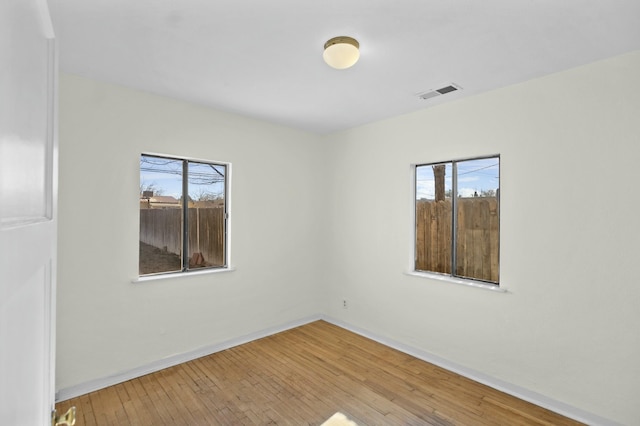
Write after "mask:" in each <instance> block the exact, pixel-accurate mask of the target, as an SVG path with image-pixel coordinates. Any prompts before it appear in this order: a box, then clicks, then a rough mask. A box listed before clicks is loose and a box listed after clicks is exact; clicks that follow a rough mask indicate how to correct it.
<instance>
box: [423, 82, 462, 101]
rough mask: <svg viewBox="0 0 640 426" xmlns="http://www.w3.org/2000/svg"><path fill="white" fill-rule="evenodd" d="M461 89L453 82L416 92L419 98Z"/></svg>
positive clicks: (428, 97)
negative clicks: (437, 87)
mask: <svg viewBox="0 0 640 426" xmlns="http://www.w3.org/2000/svg"><path fill="white" fill-rule="evenodd" d="M460 89H462V88H461V87H460V86H457V85H455V84H450V85H448V86H444V87H441V88H440V89H435V90H429V91H427V92H422V93H418V97H419V98H420V99H431V98H435V97H436V96H440V95H446V94H447V93H451V92H455V91H456V90H460Z"/></svg>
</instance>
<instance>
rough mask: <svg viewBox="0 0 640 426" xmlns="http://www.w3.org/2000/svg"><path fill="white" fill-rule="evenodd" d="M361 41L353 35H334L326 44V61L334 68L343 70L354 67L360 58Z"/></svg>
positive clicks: (324, 54) (324, 56)
mask: <svg viewBox="0 0 640 426" xmlns="http://www.w3.org/2000/svg"><path fill="white" fill-rule="evenodd" d="M359 49H360V43H358V40H356V39H355V38H351V37H346V36H340V37H334V38H332V39H331V40H329V41H327V42H326V43H325V44H324V53H323V54H322V57H323V58H324V61H325V62H326V63H327V64H328V65H329V66H330V67H332V68H335V69H337V70H343V69H346V68H349V67H352V66H353V65H354V64H355V63H356V62H358V59H359V58H360V50H359Z"/></svg>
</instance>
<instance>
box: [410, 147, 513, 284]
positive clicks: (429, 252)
mask: <svg viewBox="0 0 640 426" xmlns="http://www.w3.org/2000/svg"><path fill="white" fill-rule="evenodd" d="M415 237H416V238H415V265H414V267H415V270H416V271H424V272H435V273H439V274H446V275H450V276H452V277H458V278H466V279H472V280H479V281H484V282H488V283H492V284H496V285H497V284H498V283H499V269H500V263H499V254H500V157H499V156H493V157H486V158H475V159H470V160H457V161H446V162H441V163H432V164H422V165H417V166H416V167H415Z"/></svg>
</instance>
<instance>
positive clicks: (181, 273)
mask: <svg viewBox="0 0 640 426" xmlns="http://www.w3.org/2000/svg"><path fill="white" fill-rule="evenodd" d="M140 155H151V156H154V155H155V156H157V157H165V158H175V159H177V160H187V161H195V162H201V163H213V164H219V165H223V166H225V167H226V170H227V172H226V173H227V175H226V176H225V179H226V193H225V204H226V210H227V211H226V213H227V235H226V241H225V244H226V253H225V265H226V266H224V267H221V268H207V269H201V270H197V269H196V270H191V271H177V272H167V273H159V274H150V275H138V276H137V277H136V278H134V279H133V280H131V282H133V283H139V282H145V281H157V280H163V279H168V278H177V277H184V276H191V275H206V274H217V273H220V272H233V271H235V270H236V268H235V267H234V266H231V241H232V238H231V229H232V221H233V220H232V218H233V215H232V214H231V208H232V203H231V198H232V196H231V193H232V192H233V191H232V190H231V184H232V176H233V173H232V166H231V163H230V162H228V161H214V160H206V159H202V158H195V157H185V156H182V155H173V154H162V153H157V152H148V151H147V152H143V153H141V154H140ZM138 173H139V172H138ZM139 227H140V220H138V233H139V232H140V228H139ZM138 265H140V258H139V256H138Z"/></svg>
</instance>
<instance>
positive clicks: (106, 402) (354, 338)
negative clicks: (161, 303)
mask: <svg viewBox="0 0 640 426" xmlns="http://www.w3.org/2000/svg"><path fill="white" fill-rule="evenodd" d="M71 405H75V406H76V407H77V408H78V416H77V418H78V422H77V423H76V424H77V425H78V426H84V425H86V426H90V425H99V426H102V425H141V426H147V425H171V426H174V425H190V426H193V425H195V426H197V425H267V424H271V425H319V424H321V423H322V422H323V421H325V420H326V419H328V418H329V417H331V415H333V413H335V412H337V411H341V412H342V413H344V414H345V415H347V416H348V417H350V418H351V419H352V420H354V421H356V422H357V423H358V424H359V425H399V426H400V425H436V426H450V425H474V426H475V425H503V424H508V425H524V426H530V425H578V424H579V423H577V422H575V421H573V420H570V419H567V418H565V417H562V416H560V415H558V414H556V413H553V412H551V411H548V410H545V409H543V408H541V407H537V406H535V405H533V404H530V403H528V402H525V401H522V400H519V399H517V398H514V397H512V396H510V395H507V394H504V393H501V392H499V391H497V390H495V389H492V388H489V387H487V386H484V385H482V384H480V383H477V382H474V381H472V380H469V379H467V378H465V377H462V376H459V375H457V374H455V373H452V372H449V371H446V370H443V369H441V368H439V367H437V366H434V365H432V364H429V363H426V362H424V361H421V360H419V359H416V358H414V357H412V356H410V355H407V354H405V353H402V352H399V351H396V350H394V349H392V348H389V347H387V346H384V345H382V344H379V343H377V342H374V341H372V340H369V339H366V338H364V337H362V336H359V335H357V334H354V333H351V332H349V331H347V330H344V329H342V328H340V327H337V326H335V325H332V324H329V323H327V322H324V321H316V322H313V323H310V324H307V325H304V326H301V327H298V328H295V329H292V330H287V331H285V332H282V333H278V334H275V335H272V336H269V337H265V338H263V339H259V340H256V341H253V342H250V343H247V344H244V345H240V346H237V347H234V348H231V349H227V350H224V351H221V352H218V353H215V354H213V355H209V356H206V357H203V358H199V359H196V360H193V361H190V362H187V363H184V364H181V365H177V366H174V367H171V368H168V369H165V370H162V371H159V372H157V373H153V374H149V375H146V376H143V377H139V378H137V379H133V380H130V381H128V382H125V383H121V384H119V385H115V386H112V387H109V388H106V389H103V390H100V391H98V392H92V393H90V394H88V395H83V396H80V397H78V398H74V399H71V400H68V401H63V402H59V403H58V404H57V405H56V408H57V409H58V411H59V412H64V411H66V409H67V408H68V407H70V406H71Z"/></svg>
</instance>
